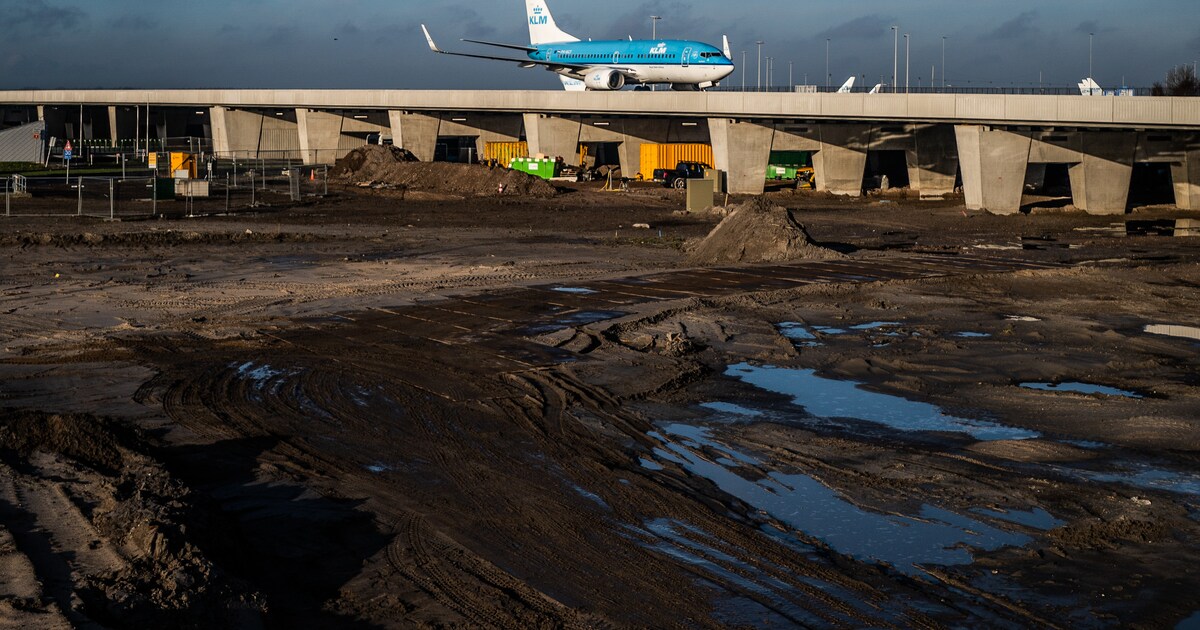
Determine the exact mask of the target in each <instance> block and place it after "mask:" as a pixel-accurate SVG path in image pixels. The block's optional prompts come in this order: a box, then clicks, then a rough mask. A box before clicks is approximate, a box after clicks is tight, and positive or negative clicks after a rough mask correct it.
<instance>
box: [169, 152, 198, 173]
mask: <svg viewBox="0 0 1200 630" xmlns="http://www.w3.org/2000/svg"><path fill="white" fill-rule="evenodd" d="M180 171H184V172H186V173H187V177H186V179H196V156H194V155H192V154H191V153H172V154H171V176H172V177H178V176H179V175H182V173H180Z"/></svg>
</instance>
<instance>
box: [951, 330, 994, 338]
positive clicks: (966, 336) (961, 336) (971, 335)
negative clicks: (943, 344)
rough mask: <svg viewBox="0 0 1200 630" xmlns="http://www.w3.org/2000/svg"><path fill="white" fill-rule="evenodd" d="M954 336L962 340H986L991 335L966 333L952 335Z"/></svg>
mask: <svg viewBox="0 0 1200 630" xmlns="http://www.w3.org/2000/svg"><path fill="white" fill-rule="evenodd" d="M954 336H955V337H959V338H962V339H987V338H988V337H991V336H992V333H985V332H970V331H966V332H957V333H954Z"/></svg>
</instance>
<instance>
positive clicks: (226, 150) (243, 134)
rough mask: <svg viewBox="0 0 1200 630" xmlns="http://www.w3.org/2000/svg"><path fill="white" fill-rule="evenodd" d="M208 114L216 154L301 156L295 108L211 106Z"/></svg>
mask: <svg viewBox="0 0 1200 630" xmlns="http://www.w3.org/2000/svg"><path fill="white" fill-rule="evenodd" d="M209 118H210V119H211V125H212V144H213V152H214V153H216V154H217V155H218V156H221V157H234V158H238V159H259V158H262V159H286V160H295V161H300V160H301V147H300V131H299V123H298V122H297V114H296V112H295V110H291V111H286V110H285V111H274V112H272V111H271V110H266V111H248V110H234V109H227V108H224V107H213V108H212V109H211V110H210V111H209ZM164 129H165V128H164Z"/></svg>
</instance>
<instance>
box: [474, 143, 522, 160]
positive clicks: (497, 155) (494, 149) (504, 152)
mask: <svg viewBox="0 0 1200 630" xmlns="http://www.w3.org/2000/svg"><path fill="white" fill-rule="evenodd" d="M523 157H529V143H527V142H488V143H486V144H484V145H483V159H484V160H496V162H498V163H500V164H505V165H507V164H508V163H509V162H512V161H513V159H514V158H523Z"/></svg>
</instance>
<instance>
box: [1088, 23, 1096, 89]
mask: <svg viewBox="0 0 1200 630" xmlns="http://www.w3.org/2000/svg"><path fill="white" fill-rule="evenodd" d="M1095 38H1096V34H1095V33H1088V78H1089V79H1095V78H1096V77H1095V75H1094V73H1093V72H1092V40H1094V39H1095Z"/></svg>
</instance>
